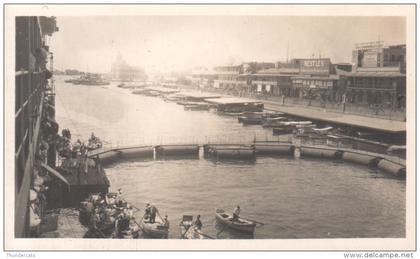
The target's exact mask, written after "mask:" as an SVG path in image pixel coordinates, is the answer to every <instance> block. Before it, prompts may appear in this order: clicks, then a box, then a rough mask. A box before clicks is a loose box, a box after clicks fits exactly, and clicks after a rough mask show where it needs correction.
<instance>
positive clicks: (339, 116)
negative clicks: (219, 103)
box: [189, 89, 406, 133]
mask: <svg viewBox="0 0 420 259" xmlns="http://www.w3.org/2000/svg"><path fill="white" fill-rule="evenodd" d="M189 90H190V89H189ZM200 91H202V92H210V93H218V94H221V96H222V97H232V96H234V97H239V98H250V99H256V100H259V101H261V102H262V103H264V108H265V109H266V110H272V111H278V112H283V113H286V114H289V115H294V116H298V117H302V118H307V119H311V120H319V121H325V122H329V123H334V124H343V125H348V126H354V127H359V128H365V129H368V130H377V131H382V132H386V133H405V132H406V122H405V121H403V120H401V119H400V117H401V116H398V117H399V119H396V118H395V117H392V118H389V117H386V116H384V115H383V114H381V115H374V114H370V113H368V112H366V113H363V115H362V114H355V113H347V112H345V113H344V112H342V111H340V110H339V109H337V110H331V109H328V108H327V109H322V108H320V107H316V106H303V105H299V104H293V103H290V98H287V99H288V100H287V102H286V103H285V104H283V103H282V101H281V98H267V99H261V97H260V98H256V96H252V95H243V96H238V95H234V94H229V93H226V92H224V91H220V90H213V91H212V90H210V89H206V90H204V91H203V90H200ZM353 108H354V107H353Z"/></svg>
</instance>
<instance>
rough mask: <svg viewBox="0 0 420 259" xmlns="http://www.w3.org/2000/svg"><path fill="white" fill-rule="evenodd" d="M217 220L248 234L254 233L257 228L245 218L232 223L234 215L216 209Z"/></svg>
mask: <svg viewBox="0 0 420 259" xmlns="http://www.w3.org/2000/svg"><path fill="white" fill-rule="evenodd" d="M216 220H217V221H218V222H219V223H221V224H222V225H225V226H227V227H229V228H232V229H235V230H239V231H242V232H247V233H254V231H255V227H256V224H255V222H253V221H250V220H246V219H243V218H238V219H237V220H235V221H232V215H229V214H227V213H226V212H225V211H224V210H222V209H216Z"/></svg>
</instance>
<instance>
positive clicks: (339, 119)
mask: <svg viewBox="0 0 420 259" xmlns="http://www.w3.org/2000/svg"><path fill="white" fill-rule="evenodd" d="M262 102H263V103H264V108H265V109H267V110H273V111H279V112H283V113H286V114H290V115H295V116H299V117H303V118H308V119H313V120H319V121H325V122H331V123H335V124H345V125H350V126H355V127H360V128H365V129H371V130H380V131H384V132H388V133H404V132H406V123H405V122H404V121H396V120H389V119H382V118H375V117H368V116H362V115H354V114H347V113H342V112H332V111H326V110H325V111H324V110H316V109H311V108H307V107H300V106H290V105H282V104H280V103H278V102H274V101H268V100H263V101H262Z"/></svg>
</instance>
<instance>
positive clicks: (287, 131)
mask: <svg viewBox="0 0 420 259" xmlns="http://www.w3.org/2000/svg"><path fill="white" fill-rule="evenodd" d="M294 129H295V127H287V126H286V127H278V128H273V135H282V134H291V133H293V130H294Z"/></svg>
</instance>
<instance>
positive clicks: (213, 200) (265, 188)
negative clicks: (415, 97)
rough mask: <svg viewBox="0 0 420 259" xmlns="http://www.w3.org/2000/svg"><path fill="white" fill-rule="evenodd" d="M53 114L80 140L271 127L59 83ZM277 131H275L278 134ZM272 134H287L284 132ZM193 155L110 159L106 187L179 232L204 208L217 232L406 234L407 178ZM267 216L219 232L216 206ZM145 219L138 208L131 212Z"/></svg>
mask: <svg viewBox="0 0 420 259" xmlns="http://www.w3.org/2000/svg"><path fill="white" fill-rule="evenodd" d="M56 102H57V110H56V111H57V120H58V122H59V123H60V125H61V126H62V127H67V128H70V129H71V130H72V135H73V136H74V138H80V139H82V140H83V139H86V138H88V137H89V135H90V133H91V132H92V131H93V132H95V133H96V135H97V136H99V137H101V138H103V139H105V140H106V141H108V142H110V143H112V144H113V145H116V144H127V143H129V144H136V143H149V144H161V143H168V142H177V143H178V142H179V143H181V142H184V143H186V142H190V143H191V142H192V141H194V142H202V143H208V142H213V143H215V142H227V141H233V142H237V143H246V142H247V141H252V140H253V139H254V138H255V137H256V136H258V138H259V139H261V138H262V139H264V138H267V139H270V138H272V137H271V130H268V129H263V128H262V127H260V126H249V127H242V126H241V124H239V123H238V122H237V119H236V118H235V117H228V116H219V115H217V114H216V113H212V112H195V111H184V109H183V107H182V106H179V105H176V104H174V103H167V102H164V101H163V100H161V99H160V98H156V97H144V96H139V95H132V94H131V93H130V92H129V91H128V90H125V89H119V88H117V87H116V85H115V84H111V85H109V86H106V87H104V88H100V87H95V86H79V85H71V84H64V83H63V81H62V80H61V79H60V78H58V81H57V100H56ZM276 138H277V137H276ZM278 139H282V140H287V139H288V136H280V137H278ZM200 157H201V158H200V159H197V157H188V158H186V159H185V158H182V159H179V158H178V159H175V158H174V157H163V158H160V159H158V160H139V161H137V160H128V161H127V160H125V161H121V162H120V163H118V164H112V165H109V166H107V168H106V172H107V175H108V177H109V180H110V182H111V191H115V190H117V189H119V188H122V190H123V194H124V196H125V197H126V199H127V200H128V201H129V202H130V203H132V204H133V205H134V206H136V207H137V208H140V209H142V208H144V206H145V204H146V203H147V202H152V203H155V204H156V205H157V207H158V208H159V210H160V213H161V215H162V216H164V215H168V217H169V220H170V222H171V229H170V233H169V238H179V237H180V230H179V227H178V223H179V222H180V221H181V219H182V215H194V216H196V215H198V214H200V215H201V219H202V222H203V225H204V226H203V232H204V233H206V234H208V235H210V236H213V237H218V238H350V237H404V236H405V181H403V180H398V179H394V178H392V177H388V176H386V175H384V174H382V173H378V172H376V171H373V170H371V169H369V168H367V167H364V166H359V165H353V164H348V163H343V162H336V161H323V160H316V159H312V160H311V159H295V158H293V157H292V158H274V157H271V158H270V157H258V158H257V159H256V160H255V161H215V160H213V159H207V158H206V159H203V155H202V154H200ZM238 204H240V205H241V209H242V212H241V214H242V215H243V216H244V217H245V218H251V219H255V220H257V221H260V222H263V223H265V225H264V226H261V227H258V228H257V229H256V230H255V233H254V236H249V235H247V234H244V233H241V232H238V231H235V230H231V229H221V228H220V226H218V224H217V223H216V222H215V208H222V209H225V210H226V211H227V212H228V213H231V211H232V210H233V208H234V207H235V206H236V205H238ZM136 216H137V218H141V217H142V212H138V213H137V215H136Z"/></svg>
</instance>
